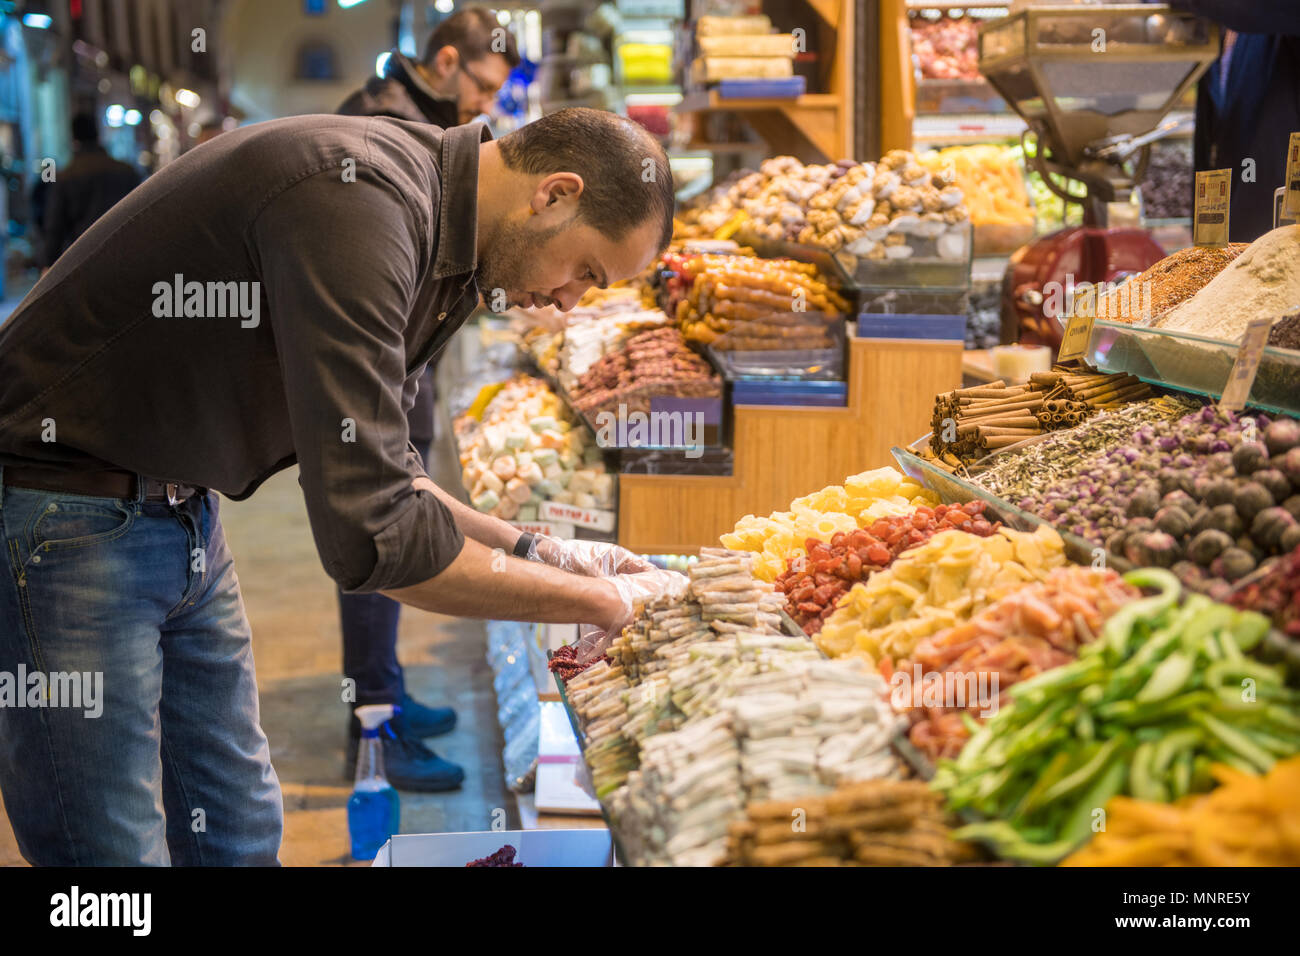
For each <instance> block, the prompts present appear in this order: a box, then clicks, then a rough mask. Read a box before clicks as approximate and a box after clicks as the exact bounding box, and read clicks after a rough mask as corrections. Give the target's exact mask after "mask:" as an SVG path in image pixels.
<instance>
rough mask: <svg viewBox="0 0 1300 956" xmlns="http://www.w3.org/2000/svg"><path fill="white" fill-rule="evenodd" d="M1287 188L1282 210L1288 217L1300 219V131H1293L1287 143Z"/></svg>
mask: <svg viewBox="0 0 1300 956" xmlns="http://www.w3.org/2000/svg"><path fill="white" fill-rule="evenodd" d="M1285 189H1286V198H1285V199H1284V200H1283V201H1282V211H1283V213H1285V214H1286V216H1287V218H1288V219H1300V133H1292V134H1291V142H1290V143H1289V144H1287V148H1286V180H1285Z"/></svg>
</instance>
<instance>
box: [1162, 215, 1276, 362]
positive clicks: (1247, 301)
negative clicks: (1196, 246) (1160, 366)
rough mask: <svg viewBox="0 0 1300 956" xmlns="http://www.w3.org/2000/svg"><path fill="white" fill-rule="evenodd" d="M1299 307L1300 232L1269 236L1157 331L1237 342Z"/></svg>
mask: <svg viewBox="0 0 1300 956" xmlns="http://www.w3.org/2000/svg"><path fill="white" fill-rule="evenodd" d="M1297 302H1300V226H1283V227H1282V228H1280V229H1274V230H1273V231H1272V232H1266V233H1264V235H1262V236H1260V237H1259V238H1258V239H1256V240H1255V241H1254V242H1253V243H1251V244H1250V247H1249V248H1248V249H1247V250H1246V251H1245V252H1243V253H1242V254H1241V255H1239V256H1237V258H1235V259H1234V260H1233V261H1232V263H1231V264H1230V265H1228V266H1227V267H1225V268H1224V270H1223V271H1222V272H1220V273H1219V274H1218V275H1217V276H1215V277H1214V278H1213V279H1212V280H1211V281H1210V283H1209V284H1208V285H1206V286H1205V288H1204V289H1202V290H1201V291H1200V292H1198V293H1196V295H1194V296H1192V297H1191V298H1190V299H1188V300H1187V301H1186V302H1184V303H1183V304H1182V305H1179V306H1177V307H1176V308H1174V309H1171V310H1170V311H1169V312H1166V313H1165V314H1164V315H1162V316H1160V318H1158V319H1157V320H1156V321H1155V323H1154V327H1156V328H1161V329H1171V330H1173V331H1176V332H1188V333H1191V334H1193V335H1204V336H1207V337H1209V338H1212V339H1219V340H1220V341H1225V340H1226V341H1236V340H1238V339H1240V338H1241V335H1242V333H1243V332H1244V331H1245V330H1246V325H1247V323H1249V322H1250V320H1251V319H1254V318H1257V317H1258V316H1265V315H1266V316H1279V315H1284V314H1286V313H1287V312H1289V311H1291V310H1293V309H1294V308H1295V304H1296V303H1297Z"/></svg>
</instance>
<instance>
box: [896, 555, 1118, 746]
mask: <svg viewBox="0 0 1300 956" xmlns="http://www.w3.org/2000/svg"><path fill="white" fill-rule="evenodd" d="M1140 596H1141V595H1140V593H1139V592H1138V590H1137V589H1136V588H1134V587H1132V586H1131V585H1129V584H1126V583H1124V581H1122V580H1121V579H1120V576H1119V575H1118V574H1116V573H1115V572H1114V571H1109V570H1099V569H1093V568H1081V567H1078V566H1075V565H1070V566H1068V567H1064V568H1057V569H1056V570H1054V571H1052V572H1051V573H1050V574H1048V576H1047V578H1046V579H1044V580H1043V581H1040V582H1038V583H1035V584H1027V585H1025V586H1024V587H1023V588H1021V589H1020V590H1019V591H1015V592H1013V593H1011V594H1009V595H1007V596H1006V597H1004V598H1003V599H1002V600H1001V601H998V602H997V603H996V604H993V605H991V606H989V607H987V608H985V609H984V610H983V611H981V612H980V613H979V614H977V615H975V617H973V618H971V619H970V620H969V621H967V622H965V623H963V624H958V625H957V626H956V627H950V628H948V629H947V630H944V631H940V632H939V633H938V634H933V635H931V636H930V637H927V638H925V639H924V640H923V641H921V643H920V644H918V645H917V646H916V650H915V651H914V652H913V654H912V659H911V660H909V661H903V662H902V663H901V664H899V665H898V670H899V671H900V672H901V674H902V675H903V676H902V677H899V678H895V677H894V676H893V675H892V674H887V675H886V676H888V677H890V679H891V684H893V686H894V687H895V690H896V691H898V690H899V689H900V688H902V689H903V692H902V693H895V695H894V705H895V707H898V706H899V704H900V703H902V704H905V705H908V711H909V714H908V715H909V716H910V717H911V719H912V721H913V726H912V729H911V731H910V732H909V734H908V736H909V738H910V739H911V741H912V744H913V746H915V747H916V748H917V749H918V750H920V751H921V752H922V753H924V754H925V755H926V756H927V757H929V758H930V759H931V760H937V759H939V758H940V757H948V758H956V756H957V755H958V754H959V753H960V752H961V748H962V747H963V746H964V745H965V743H966V741H967V740H969V739H970V731H969V729H968V724H967V722H968V720H974V719H976V718H979V717H981V716H984V717H987V716H991V714H990V713H989V712H990V711H996V709H997V707H998V706H999V703H1000V702H1003V701H1005V700H1006V693H1007V688H1009V687H1011V685H1013V684H1016V683H1018V682H1019V681H1022V680H1027V679H1029V678H1031V677H1034V676H1037V675H1038V674H1041V673H1043V672H1044V671H1048V670H1051V669H1052V668H1054V667H1060V666H1062V665H1064V664H1068V663H1070V661H1072V660H1074V658H1075V656H1076V655H1077V654H1078V652H1079V648H1080V647H1081V646H1082V645H1084V644H1087V643H1090V642H1091V641H1093V640H1095V639H1096V637H1097V635H1099V634H1100V633H1101V629H1102V626H1103V625H1104V624H1105V623H1106V621H1107V620H1109V619H1110V617H1111V615H1113V614H1114V613H1115V612H1116V611H1117V610H1119V608H1120V607H1121V606H1122V605H1123V604H1125V603H1127V602H1129V601H1133V600H1136V599H1137V598H1138V597H1140ZM904 678H905V680H904ZM981 689H982V690H983V691H986V692H988V696H989V697H991V698H992V699H983V700H981V699H980V691H981ZM954 691H955V692H956V693H955V694H954V693H953V692H954Z"/></svg>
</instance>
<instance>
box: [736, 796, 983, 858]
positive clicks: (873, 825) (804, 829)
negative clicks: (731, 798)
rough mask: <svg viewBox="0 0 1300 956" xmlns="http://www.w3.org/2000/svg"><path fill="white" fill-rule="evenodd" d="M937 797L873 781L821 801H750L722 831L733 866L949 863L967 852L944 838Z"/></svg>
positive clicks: (810, 799)
mask: <svg viewBox="0 0 1300 956" xmlns="http://www.w3.org/2000/svg"><path fill="white" fill-rule="evenodd" d="M939 804H940V800H939V797H938V795H937V794H935V793H934V792H932V791H931V790H930V789H929V787H928V786H926V785H925V784H924V783H920V782H919V781H895V780H872V781H867V782H865V783H857V784H852V785H850V786H845V787H841V788H839V789H838V790H835V791H834V792H833V793H830V794H827V795H826V796H825V797H811V798H809V799H804V800H787V801H770V802H765V803H755V804H751V805H750V806H749V807H748V808H747V809H746V813H745V816H746V819H744V820H741V821H738V822H736V823H733V824H732V825H731V826H730V827H729V828H728V831H727V859H726V862H727V863H728V865H731V866H948V865H951V864H952V863H954V862H958V861H960V860H963V859H967V858H968V857H969V852H968V851H967V850H966V849H965V848H963V847H962V845H961V844H958V843H956V842H954V841H953V840H952V839H951V838H950V837H949V835H948V827H947V826H946V824H945V823H944V818H943V813H942V811H941V810H940V805H939Z"/></svg>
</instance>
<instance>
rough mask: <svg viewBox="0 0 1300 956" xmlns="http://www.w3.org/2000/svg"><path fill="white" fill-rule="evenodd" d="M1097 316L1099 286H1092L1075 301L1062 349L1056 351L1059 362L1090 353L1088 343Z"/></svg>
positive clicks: (1063, 337) (1071, 360)
mask: <svg viewBox="0 0 1300 956" xmlns="http://www.w3.org/2000/svg"><path fill="white" fill-rule="evenodd" d="M1096 318H1097V288H1096V286H1090V287H1089V288H1087V289H1086V290H1085V291H1084V292H1083V294H1082V295H1081V296H1080V297H1079V298H1078V299H1077V300H1076V301H1075V305H1074V311H1073V312H1071V313H1070V317H1069V319H1068V321H1067V322H1066V325H1065V334H1064V335H1062V336H1061V350H1060V351H1059V352H1057V353H1056V361H1057V362H1073V361H1074V360H1075V359H1081V358H1083V357H1084V356H1085V355H1087V354H1088V343H1090V342H1091V341H1092V324H1093V322H1094V321H1095V320H1096Z"/></svg>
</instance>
